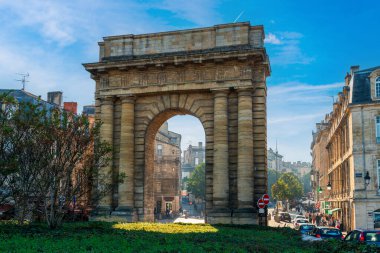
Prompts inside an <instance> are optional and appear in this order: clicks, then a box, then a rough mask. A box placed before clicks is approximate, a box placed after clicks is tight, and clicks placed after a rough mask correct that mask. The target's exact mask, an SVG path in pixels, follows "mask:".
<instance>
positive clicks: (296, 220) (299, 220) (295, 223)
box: [293, 218, 309, 229]
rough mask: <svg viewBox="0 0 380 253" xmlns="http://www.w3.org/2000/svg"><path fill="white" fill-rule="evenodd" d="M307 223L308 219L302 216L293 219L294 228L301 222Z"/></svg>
mask: <svg viewBox="0 0 380 253" xmlns="http://www.w3.org/2000/svg"><path fill="white" fill-rule="evenodd" d="M308 223H309V220H308V219H304V218H297V219H295V220H294V223H293V225H294V228H296V229H297V228H298V227H299V226H300V225H301V224H308Z"/></svg>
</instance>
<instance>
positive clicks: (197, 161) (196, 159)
mask: <svg viewBox="0 0 380 253" xmlns="http://www.w3.org/2000/svg"><path fill="white" fill-rule="evenodd" d="M198 164H199V159H198V157H195V165H198Z"/></svg>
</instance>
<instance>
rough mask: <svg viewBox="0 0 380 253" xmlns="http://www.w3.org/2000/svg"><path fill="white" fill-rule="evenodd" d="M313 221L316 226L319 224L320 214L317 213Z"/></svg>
mask: <svg viewBox="0 0 380 253" xmlns="http://www.w3.org/2000/svg"><path fill="white" fill-rule="evenodd" d="M315 222H316V224H317V226H319V224H320V223H321V216H320V215H319V213H318V214H317V217H315Z"/></svg>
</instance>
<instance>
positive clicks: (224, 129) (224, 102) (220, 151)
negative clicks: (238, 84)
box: [213, 89, 229, 209]
mask: <svg viewBox="0 0 380 253" xmlns="http://www.w3.org/2000/svg"><path fill="white" fill-rule="evenodd" d="M213 92H214V167H213V209H221V208H222V209H225V208H228V199H229V195H228V194H229V184H228V175H229V174H228V90H226V89H223V90H214V91H213Z"/></svg>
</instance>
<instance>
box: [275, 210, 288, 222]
mask: <svg viewBox="0 0 380 253" xmlns="http://www.w3.org/2000/svg"><path fill="white" fill-rule="evenodd" d="M274 220H275V221H276V222H280V221H284V222H291V221H292V218H291V217H290V214H289V213H287V212H278V213H276V215H275V216H274Z"/></svg>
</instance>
